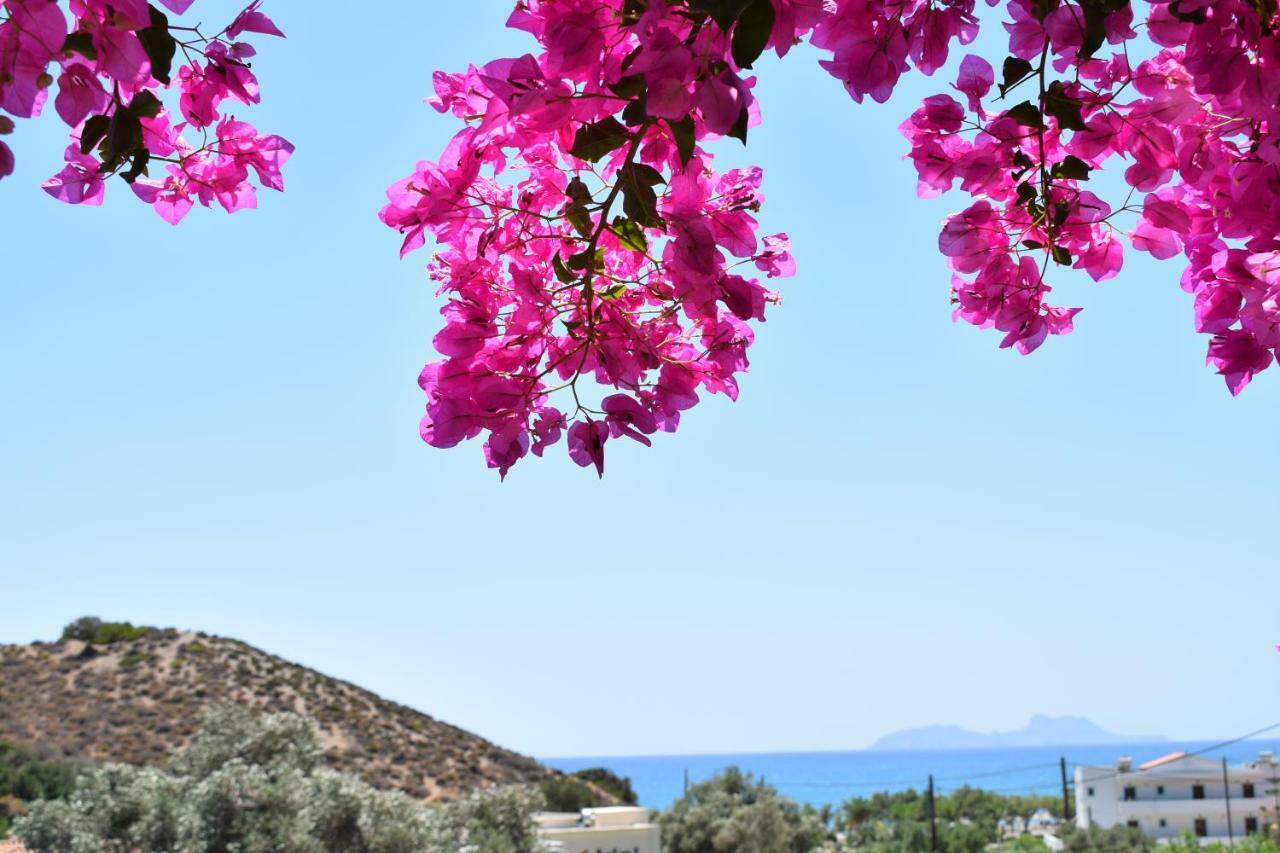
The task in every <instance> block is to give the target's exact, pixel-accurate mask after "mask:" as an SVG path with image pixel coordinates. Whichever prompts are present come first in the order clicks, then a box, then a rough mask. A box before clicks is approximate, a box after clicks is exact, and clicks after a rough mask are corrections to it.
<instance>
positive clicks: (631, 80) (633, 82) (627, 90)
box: [609, 74, 644, 98]
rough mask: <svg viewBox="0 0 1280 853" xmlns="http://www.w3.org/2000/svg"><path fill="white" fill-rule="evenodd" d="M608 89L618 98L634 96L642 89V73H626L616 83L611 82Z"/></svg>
mask: <svg viewBox="0 0 1280 853" xmlns="http://www.w3.org/2000/svg"><path fill="white" fill-rule="evenodd" d="M609 91H610V92H613V94H615V95H617V96H618V97H619V98H634V97H635V96H636V95H639V94H640V93H641V92H643V91H644V75H643V74H628V75H627V76H626V77H623V78H622V79H621V80H619V81H618V82H617V83H611V84H610V85H609Z"/></svg>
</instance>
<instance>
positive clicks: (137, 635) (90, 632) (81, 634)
mask: <svg viewBox="0 0 1280 853" xmlns="http://www.w3.org/2000/svg"><path fill="white" fill-rule="evenodd" d="M151 631H152V629H151V628H147V627H139V626H135V625H133V624H132V623H130V622H103V621H102V620H101V619H99V618H98V617H97V616H81V617H80V618H79V619H77V620H76V621H74V622H72V623H71V624H69V625H67V627H65V628H63V629H62V639H63V640H82V641H84V642H86V643H94V644H96V645H100V646H107V645H110V644H112V643H122V642H128V641H130V640H140V639H142V638H143V637H145V636H147V635H148V634H150V633H151Z"/></svg>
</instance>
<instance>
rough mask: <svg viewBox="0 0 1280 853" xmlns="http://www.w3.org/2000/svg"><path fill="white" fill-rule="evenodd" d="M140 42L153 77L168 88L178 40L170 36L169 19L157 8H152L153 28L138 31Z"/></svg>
mask: <svg viewBox="0 0 1280 853" xmlns="http://www.w3.org/2000/svg"><path fill="white" fill-rule="evenodd" d="M138 41H140V42H142V49H143V50H144V51H146V53H147V59H149V60H151V76H152V77H154V78H156V79H157V80H159V81H160V82H161V83H163V84H165V85H166V86H167V85H169V82H170V77H169V75H170V74H171V73H172V71H173V55H174V54H175V53H176V52H177V50H178V42H177V40H176V39H175V38H174V37H173V36H171V35H170V34H169V19H168V18H167V17H165V14H164V12H161V11H160V10H159V9H157V8H156V7H155V6H152V7H151V26H149V27H147V28H146V29H144V30H138Z"/></svg>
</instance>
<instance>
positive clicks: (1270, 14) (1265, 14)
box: [1201, 0, 1276, 35]
mask: <svg viewBox="0 0 1280 853" xmlns="http://www.w3.org/2000/svg"><path fill="white" fill-rule="evenodd" d="M1253 8H1255V9H1257V10H1258V21H1259V23H1261V24H1262V31H1263V32H1264V33H1267V34H1268V35H1270V34H1271V31H1272V27H1271V24H1272V22H1273V21H1274V20H1275V17H1276V0H1253ZM1201 14H1204V13H1203V10H1202V11H1201Z"/></svg>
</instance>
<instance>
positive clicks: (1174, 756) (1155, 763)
mask: <svg viewBox="0 0 1280 853" xmlns="http://www.w3.org/2000/svg"><path fill="white" fill-rule="evenodd" d="M1186 757H1187V754H1186V753H1185V752H1171V753H1169V754H1168V755H1162V756H1160V757H1159V758H1153V759H1151V760H1150V761H1148V762H1147V763H1145V764H1139V765H1138V769H1139V770H1150V769H1151V768H1153V767H1160V766H1161V765H1164V764H1170V763H1172V762H1174V761H1178V760H1180V759H1183V758H1186Z"/></svg>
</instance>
